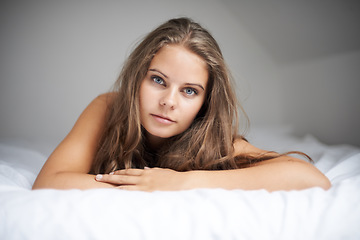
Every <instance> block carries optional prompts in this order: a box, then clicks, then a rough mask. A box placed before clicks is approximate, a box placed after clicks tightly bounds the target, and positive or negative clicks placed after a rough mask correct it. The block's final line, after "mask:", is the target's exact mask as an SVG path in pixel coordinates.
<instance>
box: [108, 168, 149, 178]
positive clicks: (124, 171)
mask: <svg viewBox="0 0 360 240" xmlns="http://www.w3.org/2000/svg"><path fill="white" fill-rule="evenodd" d="M143 171H144V170H143V169H137V168H129V169H121V170H117V171H115V172H114V174H115V175H131V176H141V175H142V174H143Z"/></svg>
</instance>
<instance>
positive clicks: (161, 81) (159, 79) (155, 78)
mask: <svg viewBox="0 0 360 240" xmlns="http://www.w3.org/2000/svg"><path fill="white" fill-rule="evenodd" d="M151 79H152V80H153V81H154V83H157V84H160V85H164V83H165V82H164V80H163V79H162V78H161V77H158V76H152V77H151Z"/></svg>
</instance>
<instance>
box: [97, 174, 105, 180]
mask: <svg viewBox="0 0 360 240" xmlns="http://www.w3.org/2000/svg"><path fill="white" fill-rule="evenodd" d="M102 177H103V175H101V174H98V175H96V177H95V179H96V180H98V181H99V180H101V179H102Z"/></svg>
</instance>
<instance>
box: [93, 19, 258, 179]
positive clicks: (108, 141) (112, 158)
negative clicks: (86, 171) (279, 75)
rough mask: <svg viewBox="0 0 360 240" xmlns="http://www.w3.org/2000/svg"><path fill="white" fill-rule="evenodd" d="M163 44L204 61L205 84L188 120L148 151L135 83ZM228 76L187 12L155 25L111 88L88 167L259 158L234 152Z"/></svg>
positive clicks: (204, 164)
mask: <svg viewBox="0 0 360 240" xmlns="http://www.w3.org/2000/svg"><path fill="white" fill-rule="evenodd" d="M169 44H178V45H182V46H184V47H186V48H187V49H188V50H190V51H192V52H193V53H195V54H197V55H198V56H200V57H201V58H202V59H203V60H204V61H205V62H206V64H207V67H208V71H209V79H208V87H207V93H206V99H205V102H204V105H203V106H202V108H201V110H200V111H199V113H198V115H197V117H196V118H195V120H194V122H193V123H192V125H191V126H190V127H189V128H188V129H187V130H186V131H185V132H183V133H182V134H179V135H177V136H174V137H171V138H170V139H169V141H167V143H166V145H164V146H163V147H162V148H161V149H159V150H158V151H157V152H155V153H153V152H151V151H149V150H148V149H147V147H146V139H145V137H144V134H143V132H144V129H143V128H142V126H141V122H140V112H139V88H140V84H141V81H142V80H143V79H144V77H145V75H146V74H147V71H148V68H149V65H150V62H151V60H152V59H153V57H154V56H155V54H156V53H157V52H158V51H159V50H160V49H161V48H162V47H163V46H164V45H169ZM231 81H232V80H231V77H230V74H229V71H228V69H227V67H226V64H225V61H224V58H223V55H222V53H221V50H220V48H219V46H218V44H217V42H216V41H215V39H214V38H213V37H212V36H211V34H210V33H209V32H208V31H207V30H206V29H204V28H203V27H201V26H200V25H199V24H198V23H195V22H193V21H192V20H190V19H188V18H178V19H171V20H169V21H167V22H165V23H164V24H162V25H160V26H159V27H158V28H156V29H155V30H154V31H152V32H151V33H149V34H148V35H147V36H146V37H145V38H144V40H143V41H142V42H141V43H140V44H139V45H138V46H137V47H136V48H135V50H134V51H133V52H132V53H131V54H130V56H129V57H128V59H127V61H126V63H125V64H124V67H123V69H122V71H121V74H120V76H119V78H118V80H117V81H116V83H115V85H114V91H115V92H116V93H117V94H116V97H115V100H114V101H113V102H112V104H110V106H109V114H108V119H107V122H106V127H105V131H104V133H103V136H102V138H101V140H100V143H99V148H98V151H97V154H96V156H95V159H94V163H93V166H92V172H93V173H108V172H111V171H114V170H117V169H123V168H143V167H145V166H150V167H154V166H157V167H163V168H171V169H174V170H177V171H186V170H195V169H197V170H202V169H204V170H205V169H208V170H210V169H213V170H215V169H235V168H239V167H242V166H246V165H247V164H248V163H250V162H251V161H254V160H255V161H260V160H263V159H260V158H256V159H254V158H251V157H250V156H234V148H233V144H234V141H235V139H236V138H238V137H239V136H238V135H237V133H238V124H239V116H238V110H240V111H242V112H243V110H242V107H241V106H240V105H239V104H238V103H237V100H236V96H235V93H234V91H233V87H232V83H231ZM243 113H244V112H243ZM244 116H246V115H245V114H244ZM244 121H247V117H245V118H244Z"/></svg>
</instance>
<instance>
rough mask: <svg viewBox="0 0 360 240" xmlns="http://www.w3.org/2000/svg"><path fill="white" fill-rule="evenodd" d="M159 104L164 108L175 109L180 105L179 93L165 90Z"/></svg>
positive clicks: (173, 90)
mask: <svg viewBox="0 0 360 240" xmlns="http://www.w3.org/2000/svg"><path fill="white" fill-rule="evenodd" d="M159 103H160V105H161V106H163V107H167V108H170V109H175V108H176V106H177V104H178V99H177V91H176V90H175V89H166V90H164V92H163V95H162V96H161V98H160V102H159Z"/></svg>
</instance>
